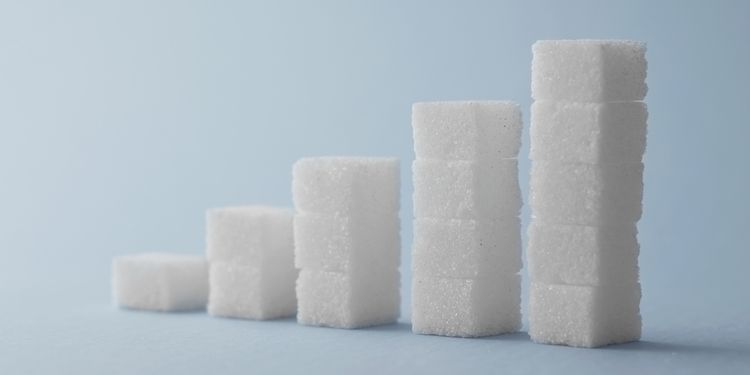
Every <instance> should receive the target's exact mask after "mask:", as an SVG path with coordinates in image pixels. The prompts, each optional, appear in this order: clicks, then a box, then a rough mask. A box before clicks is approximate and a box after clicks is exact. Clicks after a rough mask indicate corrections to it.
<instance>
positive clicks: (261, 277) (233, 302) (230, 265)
mask: <svg viewBox="0 0 750 375" xmlns="http://www.w3.org/2000/svg"><path fill="white" fill-rule="evenodd" d="M296 279H297V271H296V270H295V269H294V267H292V265H291V263H289V264H288V265H286V266H279V265H270V264H269V265H266V266H263V267H261V266H258V265H244V264H239V263H236V262H218V261H214V262H211V268H210V280H211V282H210V285H211V293H210V297H209V303H208V313H209V314H211V315H213V316H221V317H230V318H244V319H256V320H265V319H276V318H283V317H288V316H294V314H295V312H296V311H297V299H296V296H295V292H294V286H295V281H296Z"/></svg>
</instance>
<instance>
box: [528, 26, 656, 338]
mask: <svg viewBox="0 0 750 375" xmlns="http://www.w3.org/2000/svg"><path fill="white" fill-rule="evenodd" d="M533 55H534V57H533V63H532V96H533V98H534V100H535V102H534V103H533V105H532V108H531V159H532V171H531V180H530V184H531V202H530V203H531V211H532V222H531V224H530V226H529V229H528V234H529V245H528V261H529V274H530V276H531V281H532V283H531V298H530V322H529V323H530V332H529V334H530V336H531V338H532V339H533V340H534V341H536V342H542V343H552V344H565V345H572V346H586V347H592V346H600V345H606V344H612V343H619V342H626V341H632V340H636V339H638V338H639V337H640V334H641V317H640V313H639V303H640V297H641V288H640V284H639V280H638V252H639V245H638V241H637V238H636V235H637V229H636V222H637V221H638V220H639V219H640V217H641V200H642V196H643V164H642V157H643V153H644V150H645V142H646V120H647V110H646V105H645V104H644V103H643V102H642V100H643V98H644V96H645V94H646V83H645V77H646V60H645V46H644V45H643V44H642V43H638V42H629V41H595V40H583V41H539V42H537V43H536V44H534V46H533Z"/></svg>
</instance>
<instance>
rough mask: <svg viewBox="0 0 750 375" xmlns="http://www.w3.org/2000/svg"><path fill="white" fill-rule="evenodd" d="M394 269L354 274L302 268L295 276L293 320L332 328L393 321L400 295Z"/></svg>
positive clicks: (396, 274) (365, 325)
mask: <svg viewBox="0 0 750 375" xmlns="http://www.w3.org/2000/svg"><path fill="white" fill-rule="evenodd" d="M399 286H400V275H399V272H398V270H395V269H394V270H370V271H366V270H362V271H361V272H357V273H356V274H346V273H340V272H330V271H317V270H307V269H303V270H301V271H300V275H299V278H298V279H297V303H298V306H299V307H298V312H297V322H299V323H300V324H304V325H312V326H325V327H334V328H361V327H368V326H374V325H380V324H389V323H393V322H395V321H396V320H397V319H398V316H399V309H400V306H401V305H400V302H401V297H400V295H399Z"/></svg>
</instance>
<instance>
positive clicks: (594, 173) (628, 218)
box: [530, 161, 643, 226]
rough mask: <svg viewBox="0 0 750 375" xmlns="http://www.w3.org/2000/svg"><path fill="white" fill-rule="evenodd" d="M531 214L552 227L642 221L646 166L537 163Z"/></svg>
mask: <svg viewBox="0 0 750 375" xmlns="http://www.w3.org/2000/svg"><path fill="white" fill-rule="evenodd" d="M530 185H531V200H530V201H531V202H530V203H531V212H532V217H533V219H534V220H535V221H541V222H544V223H550V224H577V225H594V226H596V225H627V224H633V223H635V222H637V221H638V219H640V217H641V210H642V207H641V201H642V198H643V164H642V163H632V164H618V165H592V164H572V163H555V162H542V161H536V162H534V163H533V165H532V168H531V181H530Z"/></svg>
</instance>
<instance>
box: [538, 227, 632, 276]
mask: <svg viewBox="0 0 750 375" xmlns="http://www.w3.org/2000/svg"><path fill="white" fill-rule="evenodd" d="M528 233H529V245H528V248H527V256H528V260H529V275H530V276H531V278H532V279H533V280H534V281H535V282H542V283H546V284H573V285H592V286H593V285H612V284H630V285H632V284H635V283H637V282H638V253H639V249H640V247H639V245H638V239H637V238H636V235H637V233H638V231H637V229H636V226H635V224H630V225H623V226H612V227H610V226H599V227H592V226H584V225H557V224H541V223H538V222H532V223H531V224H530V225H529V229H528Z"/></svg>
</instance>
